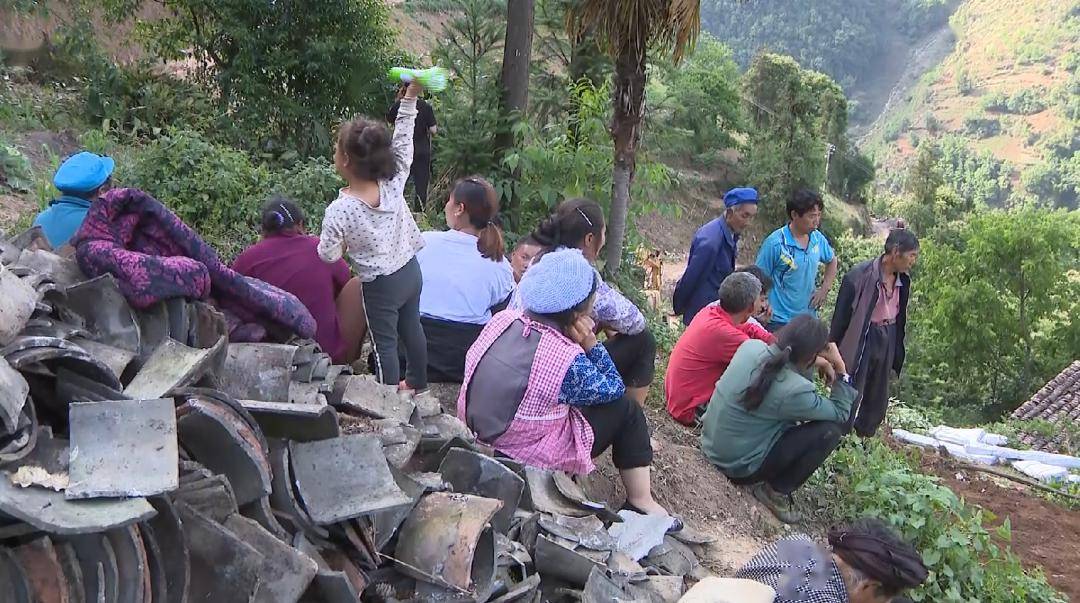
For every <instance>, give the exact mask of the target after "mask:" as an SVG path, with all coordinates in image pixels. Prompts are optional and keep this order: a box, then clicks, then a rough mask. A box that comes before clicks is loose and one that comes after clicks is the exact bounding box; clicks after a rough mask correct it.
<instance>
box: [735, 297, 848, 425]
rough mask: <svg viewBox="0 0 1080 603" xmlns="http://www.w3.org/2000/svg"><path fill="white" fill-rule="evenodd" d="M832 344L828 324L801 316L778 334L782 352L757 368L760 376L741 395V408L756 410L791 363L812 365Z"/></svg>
mask: <svg viewBox="0 0 1080 603" xmlns="http://www.w3.org/2000/svg"><path fill="white" fill-rule="evenodd" d="M828 342H829V329H828V327H826V326H825V323H823V322H821V321H820V320H818V319H817V318H814V317H813V316H811V315H809V314H800V315H798V316H796V317H795V318H793V319H791V322H789V323H788V324H787V326H785V327H784V328H783V329H780V332H779V333H777V334H776V346H777V347H779V348H780V352H779V353H776V354H770V355H769V357H768V358H766V359H765V361H764V362H762V363H761V366H759V367H758V368H757V369H756V372H757V376H756V377H755V378H754V380H753V381H752V382H751V383H750V387H748V388H746V391H745V392H743V396H742V405H743V407H744V408H746V410H749V411H754V410H757V409H758V407H760V406H761V403H762V402H763V401H764V400H765V394H767V393H769V389H770V388H771V387H772V385H773V382H774V381H775V380H776V376H777V375H778V374H779V373H780V371H781V370H782V369H783V368H784V366H785V365H787V364H788V363H791V364H794V365H795V366H796V367H802V366H804V365H806V364H809V363H810V362H811V361H812V360H813V359H814V357H816V356H817V355H818V354H819V353H820V352H821V350H824V349H825V345H826V344H827V343H828Z"/></svg>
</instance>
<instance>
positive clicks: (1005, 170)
mask: <svg viewBox="0 0 1080 603" xmlns="http://www.w3.org/2000/svg"><path fill="white" fill-rule="evenodd" d="M935 149H936V152H937V153H938V164H937V165H938V169H939V170H940V171H941V176H942V179H943V182H944V184H945V185H947V186H949V187H950V188H951V189H953V190H954V191H956V193H957V194H958V195H960V196H961V197H963V198H965V199H971V200H973V201H974V202H976V203H984V204H986V205H991V206H1000V205H1003V204H1004V203H1005V201H1006V200H1007V199H1008V198H1009V193H1010V192H1011V189H1012V183H1011V177H1010V172H1011V169H1010V167H1009V165H1008V164H1006V163H1004V162H1001V161H998V160H997V159H996V158H994V156H993V154H991V153H990V152H989V151H983V152H981V153H977V152H975V151H973V150H972V149H971V148H970V147H969V146H968V144H967V141H965V140H964V139H963V138H962V137H960V136H955V135H949V136H945V137H943V138H941V140H940V141H938V142H937V143H936V145H935Z"/></svg>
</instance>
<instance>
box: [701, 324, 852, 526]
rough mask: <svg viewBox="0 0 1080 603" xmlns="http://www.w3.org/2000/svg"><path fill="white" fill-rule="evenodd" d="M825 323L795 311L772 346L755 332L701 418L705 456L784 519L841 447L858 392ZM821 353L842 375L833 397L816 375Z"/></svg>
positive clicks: (789, 517)
mask: <svg viewBox="0 0 1080 603" xmlns="http://www.w3.org/2000/svg"><path fill="white" fill-rule="evenodd" d="M828 336H829V330H828V327H826V326H825V323H823V322H821V321H820V320H818V319H816V318H814V317H812V316H810V315H800V316H797V317H795V318H794V319H793V320H792V321H791V322H790V323H788V324H787V326H785V327H784V328H783V329H782V330H781V331H780V332H779V333H778V334H777V340H776V343H775V344H773V345H771V346H770V345H769V344H767V343H765V342H763V341H759V340H756V339H751V340H749V341H747V342H745V343H743V344H742V345H741V346H739V350H738V351H737V352H736V353H735V357H734V358H732V360H731V364H730V365H728V368H727V370H726V371H724V374H723V375H722V376H721V377H720V380H719V381H717V382H716V389H715V390H714V391H713V395H712V399H711V400H710V401H709V407H708V411H706V413H705V417H704V418H703V420H702V422H703V425H704V429H703V431H702V434H701V448H702V450H703V451H704V452H705V456H707V457H708V458H709V460H710V461H712V463H713V464H714V465H716V466H717V467H719V468H720V470H721V471H723V472H724V474H725V475H727V476H728V478H729V479H731V481H732V482H734V483H736V484H754V489H753V493H754V497H755V498H757V499H758V500H759V501H761V502H762V503H763V504H764V505H765V506H766V507H768V508H769V510H770V511H772V512H773V514H775V515H776V516H777V518H779V519H780V520H781V521H784V522H785V523H795V522H797V521H798V520H799V517H798V515H797V514H796V513H795V512H794V510H793V509H792V507H791V502H792V501H791V494H792V492H794V491H795V490H796V489H798V488H799V486H802V485H803V483H805V482H806V480H807V479H809V478H810V475H811V474H813V473H814V471H815V470H817V468H818V467H820V466H821V464H822V463H824V462H825V459H826V458H828V456H829V454H831V453H832V451H833V450H835V449H836V447H837V445H839V443H840V438H841V436H842V435H843V433H844V423H845V422H846V421H847V419H848V416H849V415H850V414H851V406H852V403H853V402H854V401H855V398H856V396H857V395H858V394H857V392H856V390H855V389H854V388H853V387H852V386H851V384H850V380H851V379H850V377H849V376H848V375H847V372H846V369H845V367H844V360H843V359H842V358H841V357H840V353H839V352H838V351H837V349H836V346H835V345H834V344H831V343H828ZM819 355H820V356H822V357H823V358H825V359H826V360H828V361H829V363H830V364H832V367H833V369H835V371H836V375H837V378H836V379H835V381H834V382H833V384H832V393H831V395H830V396H829V397H828V398H825V397H822V396H821V395H819V394H818V393H817V389H816V388H815V387H814V382H813V379H812V376H811V372H810V371H811V369H812V368H813V366H814V360H815V359H816V358H817V357H818V356H819Z"/></svg>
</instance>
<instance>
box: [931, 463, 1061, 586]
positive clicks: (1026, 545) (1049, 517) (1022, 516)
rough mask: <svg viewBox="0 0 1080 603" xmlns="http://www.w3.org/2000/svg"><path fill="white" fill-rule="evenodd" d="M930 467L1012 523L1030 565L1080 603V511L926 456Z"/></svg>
mask: <svg viewBox="0 0 1080 603" xmlns="http://www.w3.org/2000/svg"><path fill="white" fill-rule="evenodd" d="M923 466H924V468H925V469H926V470H927V471H928V472H930V473H933V474H936V475H938V476H939V477H941V478H942V480H943V481H944V483H945V484H946V485H947V486H949V488H951V489H952V490H953V491H954V492H956V493H957V494H958V495H960V496H961V497H962V498H963V499H964V500H966V501H967V502H968V503H971V504H975V505H978V506H980V507H982V508H984V509H986V510H988V511H991V512H992V513H993V514H994V515H996V516H997V519H996V520H995V521H994V522H993V525H995V526H997V525H1000V524H1001V522H1002V521H1004V520H1005V518H1009V521H1010V522H1011V523H1012V537H1013V538H1012V549H1013V551H1015V552H1016V553H1017V554H1018V555H1019V556H1020V559H1021V560H1022V561H1023V564H1024V566H1025V567H1029V568H1031V567H1036V566H1038V567H1041V568H1042V569H1043V571H1044V572H1045V573H1046V578H1047V580H1049V582H1050V584H1051V585H1053V586H1054V587H1055V588H1057V589H1059V590H1061V591H1062V592H1063V593H1065V594H1066V595H1067V596H1068V597H1069V599H1070V600H1072V601H1080V575H1078V574H1077V568H1080V511H1071V510H1069V509H1065V508H1063V507H1061V506H1060V505H1056V504H1054V503H1052V502H1050V501H1048V500H1046V499H1043V498H1040V497H1039V496H1037V495H1036V494H1035V493H1033V492H1031V491H1030V490H1028V489H1027V488H1025V487H1024V486H1023V485H1020V484H1017V483H1015V482H1011V481H1009V480H1006V479H1002V478H998V477H994V476H990V475H986V474H984V473H979V472H977V471H969V470H964V469H961V468H958V467H957V466H956V465H955V464H954V463H952V462H950V461H949V460H948V459H942V458H940V457H936V456H926V457H924V461H923Z"/></svg>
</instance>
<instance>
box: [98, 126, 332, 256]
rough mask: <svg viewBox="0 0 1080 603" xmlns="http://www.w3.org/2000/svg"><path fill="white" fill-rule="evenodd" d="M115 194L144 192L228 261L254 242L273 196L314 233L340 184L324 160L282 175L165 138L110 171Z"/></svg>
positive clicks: (187, 135) (208, 147) (228, 152)
mask: <svg viewBox="0 0 1080 603" xmlns="http://www.w3.org/2000/svg"><path fill="white" fill-rule="evenodd" d="M117 177H118V178H119V180H120V182H119V184H120V185H122V186H133V187H137V188H140V189H143V190H145V191H146V192H148V193H150V194H151V195H153V196H154V197H156V198H157V199H158V200H159V201H161V202H162V203H164V204H165V205H166V206H167V207H168V208H169V209H171V210H172V211H173V212H175V213H176V214H177V216H179V217H180V218H181V219H182V220H184V222H186V223H187V224H188V225H189V226H191V227H192V228H194V229H195V230H196V231H198V233H199V234H200V235H202V236H203V238H205V239H206V241H207V242H208V243H210V244H211V245H213V246H214V247H215V248H216V249H217V250H218V252H219V253H220V254H221V256H222V257H223V258H231V257H233V256H235V255H236V254H237V253H239V252H240V251H241V250H242V249H243V248H244V247H245V246H246V245H248V244H250V243H251V242H253V241H254V240H255V239H256V238H257V237H258V234H259V233H258V219H259V209H260V208H261V207H262V204H263V203H264V202H265V201H266V199H267V198H269V197H270V196H271V195H272V194H275V193H281V194H284V195H288V196H289V197H291V198H293V199H295V200H296V201H298V202H299V203H300V205H301V206H302V207H303V208H304V211H305V213H307V216H308V218H307V225H308V227H309V229H311V230H313V231H317V230H318V228H319V225H320V224H321V223H322V215H323V211H324V210H325V208H326V206H327V205H328V204H329V203H330V201H332V200H333V199H334V198H335V197H336V196H337V189H338V187H339V186H341V184H342V183H341V180H340V178H339V177H338V176H337V173H336V172H335V171H334V166H333V165H332V164H331V163H330V162H329V161H328V160H326V159H309V160H307V161H302V162H298V163H297V164H295V165H293V166H292V167H291V168H288V169H274V168H271V167H270V166H268V165H264V164H259V163H257V162H255V161H253V160H252V159H251V158H250V157H249V156H248V155H247V154H245V153H243V152H242V151H238V150H236V149H233V148H231V147H227V146H223V145H220V144H215V143H212V142H209V141H207V140H206V139H205V138H204V137H203V136H201V135H200V134H198V133H197V132H191V131H187V130H178V131H170V132H167V133H166V134H165V135H163V136H162V137H160V138H158V139H156V140H154V141H153V142H151V143H150V144H148V145H147V146H146V147H144V148H142V149H140V150H139V151H138V152H137V153H136V154H135V155H134V156H133V157H131V158H130V159H128V160H127V161H126V162H125V163H124V164H122V165H121V166H120V167H118V168H117Z"/></svg>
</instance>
